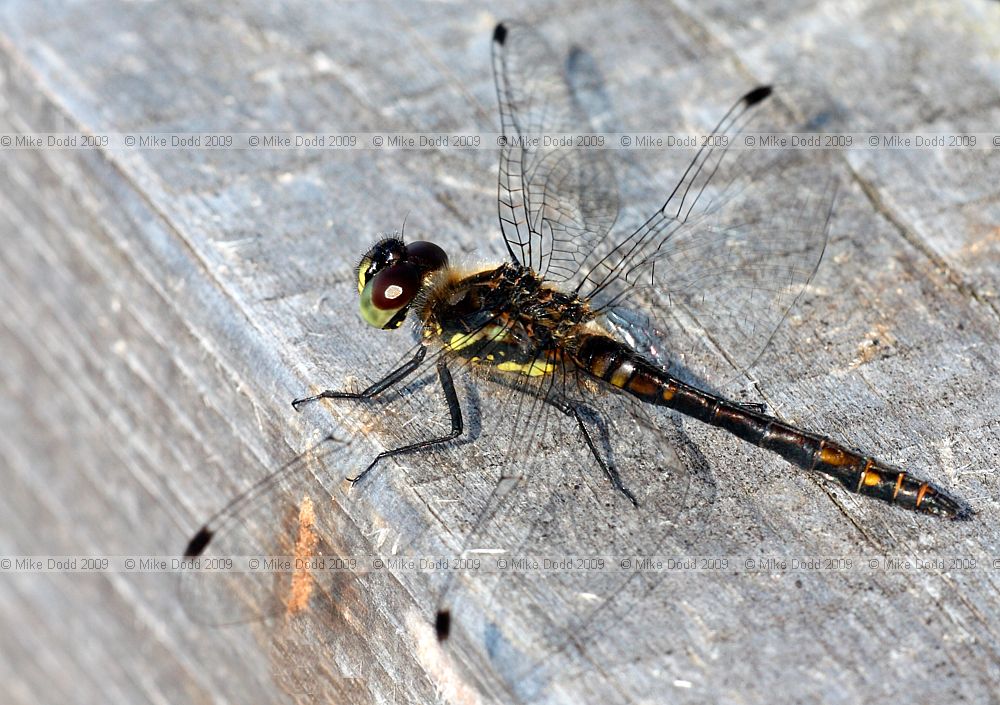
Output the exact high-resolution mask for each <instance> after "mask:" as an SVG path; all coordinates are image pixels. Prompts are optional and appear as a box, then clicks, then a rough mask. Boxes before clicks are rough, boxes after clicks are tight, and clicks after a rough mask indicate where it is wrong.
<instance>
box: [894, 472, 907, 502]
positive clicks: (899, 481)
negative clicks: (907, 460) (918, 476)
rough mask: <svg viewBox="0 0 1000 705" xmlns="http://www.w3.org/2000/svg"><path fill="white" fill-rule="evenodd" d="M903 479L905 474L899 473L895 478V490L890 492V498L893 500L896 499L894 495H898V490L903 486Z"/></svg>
mask: <svg viewBox="0 0 1000 705" xmlns="http://www.w3.org/2000/svg"><path fill="white" fill-rule="evenodd" d="M904 477H906V473H905V472H901V473H899V475H898V476H897V477H896V489H894V490H893V491H892V498H893V499H896V495H898V494H899V488H900V487H902V486H903V478H904Z"/></svg>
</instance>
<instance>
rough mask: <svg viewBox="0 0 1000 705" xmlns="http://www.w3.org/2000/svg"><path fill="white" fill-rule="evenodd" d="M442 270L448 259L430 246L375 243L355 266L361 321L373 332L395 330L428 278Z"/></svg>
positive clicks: (387, 241)
mask: <svg viewBox="0 0 1000 705" xmlns="http://www.w3.org/2000/svg"><path fill="white" fill-rule="evenodd" d="M446 266H448V255H446V254H445V252H444V250H442V249H441V248H440V247H438V246H437V245H435V244H434V243H433V242H425V241H422V240H418V241H416V242H411V243H409V244H407V243H404V242H403V241H402V240H400V239H399V238H395V237H390V238H386V239H384V240H379V241H378V242H377V243H375V245H374V246H373V247H372V248H371V249H370V250H368V252H367V253H366V254H365V256H364V257H362V258H361V262H360V263H359V264H358V293H359V294H360V295H361V304H360V305H361V315H362V317H364V319H365V320H366V321H367V322H368V323H370V324H371V325H373V326H375V327H376V328H384V329H386V330H392V329H394V328H399V326H400V325H402V323H403V319H404V318H406V313H407V312H408V311H409V309H410V304H412V303H413V299H414V298H416V296H417V294H419V293H420V290H421V289H423V287H424V284H425V283H426V282H427V280H428V278H429V276H430V275H432V274H433V273H434V272H436V271H438V270H439V269H442V268H443V267H446Z"/></svg>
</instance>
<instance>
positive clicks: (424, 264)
mask: <svg viewBox="0 0 1000 705" xmlns="http://www.w3.org/2000/svg"><path fill="white" fill-rule="evenodd" d="M406 261H407V262H411V263H412V264H415V265H417V266H418V267H420V268H421V269H422V270H424V271H425V272H434V271H437V270H438V269H441V268H442V267H445V266H447V264H448V255H446V254H445V251H444V250H442V249H441V248H440V247H438V246H437V245H435V244H434V243H433V242H427V241H426V240H417V241H416V242H411V243H410V244H409V245H407V246H406Z"/></svg>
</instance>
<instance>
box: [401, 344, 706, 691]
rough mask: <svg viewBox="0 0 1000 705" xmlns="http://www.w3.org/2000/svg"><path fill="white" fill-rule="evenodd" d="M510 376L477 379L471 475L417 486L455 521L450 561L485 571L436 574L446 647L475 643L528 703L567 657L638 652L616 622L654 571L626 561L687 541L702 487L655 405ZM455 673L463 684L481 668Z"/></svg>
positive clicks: (563, 382) (558, 380)
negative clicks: (455, 547) (471, 562)
mask: <svg viewBox="0 0 1000 705" xmlns="http://www.w3.org/2000/svg"><path fill="white" fill-rule="evenodd" d="M480 354H481V355H485V354H488V351H486V350H484V351H483V352H482V353H480ZM514 384H516V385H517V386H516V388H512V387H511V386H509V385H505V386H500V385H498V384H497V383H495V382H492V381H490V382H482V383H481V384H480V385H479V387H480V389H481V390H482V392H483V398H482V407H481V408H482V410H483V411H482V414H483V415H482V418H483V421H482V430H481V432H480V435H479V437H478V438H477V441H476V443H475V445H474V446H470V447H468V448H467V449H466V451H467V453H468V454H469V455H468V456H466V460H465V466H464V467H465V468H466V470H465V473H463V474H468V475H469V479H470V480H471V479H473V478H474V482H472V483H468V484H467V482H466V481H464V480H463V477H462V475H461V474H460V475H459V476H458V477H450V478H441V477H437V478H436V479H434V480H432V481H428V482H424V483H421V489H418V492H421V493H423V492H427V494H426V495H425V501H426V502H427V503H428V504H429V505H431V504H432V505H433V506H436V507H440V508H442V510H443V511H444V514H443V515H442V516H443V518H445V519H446V523H448V524H449V525H452V526H465V527H466V529H465V531H463V532H462V536H461V544H459V545H460V546H461V549H462V550H461V555H462V556H463V557H465V558H468V559H477V558H478V559H480V560H481V561H483V564H484V565H489V566H491V569H489V570H485V571H483V570H478V571H468V572H462V571H460V572H457V573H452V574H450V575H449V576H448V581H447V584H446V586H445V588H444V592H443V595H442V609H444V610H446V611H448V613H449V614H451V615H452V619H451V621H452V622H453V624H454V626H453V627H452V630H451V632H452V634H451V636H450V638H449V641H448V642H447V643H448V644H453V643H454V642H456V641H457V642H461V647H460V648H457V649H455V653H461V654H462V655H463V658H462V664H463V665H464V664H465V662H466V661H467V660H469V659H468V654H469V653H470V652H471V653H477V652H480V651H481V650H482V649H483V648H484V646H485V648H486V649H487V650H488V653H489V658H490V659H491V660H492V662H493V663H494V664H495V667H496V668H497V669H498V672H499V673H500V674H502V676H503V678H504V681H505V684H506V687H507V688H513V689H514V691H515V694H516V696H517V697H516V698H515V700H516V701H520V702H532V701H535V700H536V699H538V700H542V699H544V698H545V696H546V694H550V693H551V692H553V691H554V690H556V689H559V688H564V687H567V686H569V685H571V682H572V679H573V678H575V677H576V676H577V675H578V673H577V669H579V668H581V667H583V666H581V664H584V663H596V662H598V661H603V665H604V666H605V667H607V666H608V665H609V664H613V663H625V662H629V661H631V660H634V659H637V658H640V657H641V654H637V653H636V652H635V647H636V644H635V641H634V639H633V638H632V637H630V635H629V634H628V633H626V630H625V629H624V627H623V625H625V623H626V621H627V620H626V615H628V614H630V613H634V612H636V611H642V610H644V609H647V608H650V606H651V604H652V603H649V602H647V601H644V600H643V595H645V593H646V592H648V591H649V590H650V589H652V587H653V586H654V585H655V584H657V583H658V581H659V580H660V579H662V577H663V573H662V572H656V571H652V570H643V569H639V568H637V563H636V561H638V560H640V558H641V557H650V556H662V555H664V554H667V555H677V554H679V553H680V552H681V551H683V547H684V546H685V545H687V542H688V541H692V542H693V540H694V538H695V536H697V535H699V534H700V530H699V529H698V527H700V526H701V519H700V510H702V509H704V508H705V507H706V506H707V505H709V504H710V503H711V501H712V498H713V492H714V485H713V484H712V483H711V481H710V479H709V478H708V470H707V463H706V462H705V460H704V459H703V458H702V457H701V455H700V453H699V452H698V450H697V448H696V447H695V446H694V444H693V443H691V442H689V441H688V440H687V439H686V437H685V436H684V434H683V432H682V431H681V430H680V427H679V425H676V424H675V419H673V417H672V415H671V414H670V413H669V412H659V411H657V410H652V411H648V412H647V411H646V410H645V409H643V408H642V405H641V404H639V403H638V402H633V401H632V400H631V399H630V398H628V397H626V396H624V395H619V394H615V393H601V392H599V391H598V390H596V389H594V388H592V387H590V386H589V385H588V384H581V383H580V382H579V380H577V379H576V378H575V377H574V376H573V375H572V373H568V374H556V375H551V376H543V377H538V378H521V379H518V380H517V381H516V382H515V383H514ZM487 392H488V394H487ZM566 405H570V406H572V407H573V408H575V409H578V410H579V411H580V413H581V417H582V423H583V424H584V426H585V427H586V428H587V430H588V432H589V433H590V435H591V437H592V439H593V440H594V442H595V445H596V447H597V451H598V453H599V454H600V455H601V457H602V458H604V459H605V460H606V461H607V462H608V463H609V464H610V465H611V466H612V467H613V468H614V469H615V471H617V472H618V474H619V475H620V476H621V480H622V483H623V485H624V486H625V487H626V488H627V489H628V490H629V491H630V492H632V493H633V494H634V495H635V499H636V502H635V504H633V503H632V502H631V500H630V499H629V498H628V497H627V496H626V495H625V494H624V493H622V492H620V491H618V490H616V489H615V488H614V486H613V484H612V482H611V480H610V478H609V477H608V475H607V474H606V473H605V471H604V470H603V469H602V467H601V466H600V464H599V462H598V461H597V460H596V459H595V457H594V455H593V453H592V451H591V449H590V448H589V447H588V444H587V442H586V440H585V438H584V436H583V433H582V431H581V429H580V427H579V424H578V422H577V420H576V419H575V418H574V417H572V416H571V415H568V414H566V413H565V407H566ZM472 454H474V455H472ZM424 467H425V468H426V469H427V470H428V471H430V472H432V475H433V470H432V468H433V466H432V465H430V464H428V465H425V466H424ZM469 484H471V485H472V486H475V487H477V488H478V491H477V492H476V493H475V494H473V493H470V492H468V487H469ZM463 485H465V489H464V490H460V489H459V488H461V487H462V486H463ZM484 489H488V490H489V492H488V494H483V493H482V491H483V490H484ZM456 490H458V491H459V492H460V494H454V493H455V492H456ZM445 494H447V495H448V496H447V497H446V496H443V495H445ZM449 515H450V516H449ZM682 517H683V519H682ZM623 561H624V562H623ZM655 608H656V609H658V610H659V609H661V608H662V606H661V605H659V604H656V607H655ZM633 636H634V635H633ZM609 653H610V654H614V655H613V656H611V657H609V656H607V654H609ZM472 661H473V662H475V660H472ZM466 676H467V677H468V678H469V679H470V680H472V681H473V682H474V681H475V680H477V679H481V678H482V673H481V672H478V671H476V670H475V669H473V670H472V671H471V672H469V673H467V674H466Z"/></svg>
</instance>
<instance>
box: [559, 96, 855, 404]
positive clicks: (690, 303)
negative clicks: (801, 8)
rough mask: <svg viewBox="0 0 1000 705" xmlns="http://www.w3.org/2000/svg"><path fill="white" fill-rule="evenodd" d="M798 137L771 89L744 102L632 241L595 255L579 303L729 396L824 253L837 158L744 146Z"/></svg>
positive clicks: (606, 246) (613, 243)
mask: <svg viewBox="0 0 1000 705" xmlns="http://www.w3.org/2000/svg"><path fill="white" fill-rule="evenodd" d="M803 131H805V128H802V127H799V128H796V127H795V125H794V123H793V122H792V121H791V119H790V117H789V115H788V113H787V112H786V111H785V108H784V106H782V105H781V104H780V103H779V102H777V101H776V100H774V98H771V97H770V89H769V88H759V89H755V90H754V91H751V92H750V93H748V94H747V95H746V96H744V97H743V98H742V99H741V100H740V101H739V102H738V103H737V104H736V105H734V106H733V108H732V109H731V110H730V111H729V112H728V113H727V114H726V116H725V117H724V118H723V120H722V121H720V123H719V125H718V126H717V127H716V129H715V131H714V133H713V135H712V136H711V137H710V138H709V139H708V142H707V145H708V146H706V147H703V148H702V149H701V150H700V151H699V152H698V154H697V155H696V157H695V158H694V160H693V161H692V162H691V164H690V166H689V167H688V169H687V170H686V171H685V173H684V174H683V176H682V177H681V179H680V181H679V182H678V184H677V186H676V187H675V189H674V190H673V191H672V192H671V194H670V196H669V197H668V198H667V200H666V202H665V203H664V205H663V206H662V207H661V208H660V209H659V210H658V211H657V212H656V213H655V214H654V215H653V216H652V217H650V218H649V219H648V220H647V221H646V222H644V223H643V224H642V225H641V226H640V227H639V228H637V229H636V230H635V231H633V232H632V233H631V234H629V235H627V236H625V237H622V238H617V239H615V238H605V239H604V240H602V241H601V242H600V243H599V244H598V246H597V247H596V248H595V250H594V253H593V255H592V257H591V258H590V259H588V261H587V263H586V264H585V269H586V275H585V277H584V278H583V280H582V281H581V284H580V286H579V288H578V291H579V292H580V294H581V295H583V296H586V297H589V298H590V299H591V300H592V303H593V305H594V306H595V307H596V308H597V309H598V310H601V311H602V312H605V313H608V314H609V316H608V318H607V320H608V325H609V327H610V328H612V329H613V330H614V331H615V332H616V333H618V334H619V335H623V336H624V337H626V338H639V337H642V336H646V337H647V338H649V339H650V340H651V341H659V343H660V344H659V345H658V348H659V352H660V355H661V357H659V358H658V359H660V361H661V362H663V363H664V364H666V365H667V366H668V367H669V368H670V369H672V370H674V371H679V370H680V369H682V368H688V371H689V376H691V377H692V378H694V379H695V380H698V379H701V381H703V382H704V383H706V384H707V385H709V386H715V387H716V388H719V387H722V386H725V384H726V383H727V382H728V381H730V380H731V378H732V377H733V376H734V375H735V374H736V372H738V371H739V372H742V371H745V370H746V369H747V368H749V367H750V366H752V364H753V363H754V362H755V361H756V360H757V359H758V357H759V356H760V355H761V353H762V352H763V350H764V349H765V348H766V347H767V345H768V343H769V342H770V340H771V339H772V337H773V336H774V333H775V331H776V330H777V329H778V327H779V326H780V324H781V322H782V321H783V320H784V318H785V317H786V316H787V314H788V311H789V309H790V308H791V307H792V305H793V304H794V303H795V301H796V300H797V299H798V298H799V296H800V295H801V294H802V292H803V290H804V289H805V287H806V286H807V285H808V283H809V282H810V281H811V279H812V277H813V275H814V274H815V272H816V269H817V267H818V266H819V262H820V260H821V258H822V256H823V252H824V250H825V247H826V242H827V232H828V225H829V221H830V217H831V213H832V208H833V202H834V199H835V196H836V191H837V179H836V177H835V174H836V173H837V165H836V164H835V162H834V155H833V153H832V152H826V151H823V150H818V149H817V150H804V149H789V148H787V147H781V146H775V147H760V146H755V147H752V148H751V147H748V144H747V141H748V140H750V139H752V140H754V141H755V144H757V141H758V140H761V136H760V135H759V134H757V133H759V132H767V133H769V134H770V133H774V134H778V135H781V136H782V137H785V138H790V137H789V133H792V132H803ZM626 309H631V310H632V312H631V313H628V312H627V311H626ZM640 328H645V331H642V330H640ZM682 376H684V375H683V374H682Z"/></svg>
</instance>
